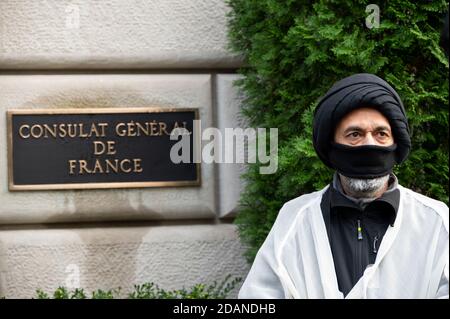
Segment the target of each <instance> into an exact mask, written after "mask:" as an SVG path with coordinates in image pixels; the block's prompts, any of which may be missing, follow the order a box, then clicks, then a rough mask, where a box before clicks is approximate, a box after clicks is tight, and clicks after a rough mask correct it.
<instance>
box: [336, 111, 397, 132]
mask: <svg viewBox="0 0 450 319" xmlns="http://www.w3.org/2000/svg"><path fill="white" fill-rule="evenodd" d="M343 125H344V126H367V125H376V126H380V127H381V126H385V127H388V128H390V125H389V121H388V119H387V118H386V117H385V116H384V115H383V114H382V113H381V112H379V111H378V110H376V109H373V108H368V107H362V108H358V109H356V110H353V111H351V112H350V113H348V114H346V115H345V116H344V117H343V118H342V119H341V120H340V122H339V124H338V127H339V126H340V127H342V126H343Z"/></svg>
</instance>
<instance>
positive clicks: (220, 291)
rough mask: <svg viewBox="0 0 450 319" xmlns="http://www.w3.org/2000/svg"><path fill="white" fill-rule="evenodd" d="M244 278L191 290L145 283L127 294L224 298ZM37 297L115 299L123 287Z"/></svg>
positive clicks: (59, 291) (38, 293)
mask: <svg viewBox="0 0 450 319" xmlns="http://www.w3.org/2000/svg"><path fill="white" fill-rule="evenodd" d="M241 281H242V278H239V277H237V278H234V279H231V276H230V275H229V276H227V277H226V278H225V279H224V280H223V281H221V282H220V283H218V282H216V281H215V282H214V283H212V284H211V285H209V286H206V285H204V284H197V285H195V286H193V287H191V288H190V289H189V290H187V289H184V288H183V289H180V290H164V289H162V288H159V287H158V285H155V284H154V283H144V284H142V285H135V286H134V291H132V292H130V293H128V294H126V298H128V299H224V298H226V297H227V296H228V294H229V293H230V292H231V291H232V290H233V289H234V288H236V286H237V284H239V283H240V282H241ZM36 297H37V299H88V298H91V299H115V298H121V288H118V289H113V290H106V291H103V290H100V289H99V290H97V291H94V292H92V293H91V295H90V296H89V295H87V294H86V292H85V291H84V289H74V290H68V289H67V288H65V287H59V288H58V289H56V290H55V291H54V292H53V294H52V295H49V294H47V293H46V292H44V291H42V290H37V291H36Z"/></svg>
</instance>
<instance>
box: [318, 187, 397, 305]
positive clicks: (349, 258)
mask: <svg viewBox="0 0 450 319" xmlns="http://www.w3.org/2000/svg"><path fill="white" fill-rule="evenodd" d="M399 200H400V192H399V190H398V189H395V190H393V191H390V192H386V193H384V194H383V195H382V196H381V197H380V198H377V199H376V200H374V201H372V202H370V203H369V204H367V205H365V206H361V205H358V204H357V203H356V202H354V201H351V200H350V199H348V198H347V197H345V196H344V195H343V194H341V193H340V192H339V191H338V190H336V189H335V188H334V187H333V185H330V187H329V188H328V189H327V191H326V192H325V193H324V195H323V197H322V202H321V205H320V206H321V210H322V214H323V218H324V221H325V225H326V229H327V233H328V240H329V243H330V247H331V252H332V254H333V260H334V268H335V271H336V276H337V281H338V285H339V290H340V291H341V292H342V293H343V294H344V295H345V296H346V295H347V294H348V293H349V292H350V291H351V290H352V288H353V286H354V285H355V284H356V283H357V282H358V280H359V279H360V278H361V277H362V275H363V273H364V270H365V269H366V267H367V266H368V265H370V264H373V263H375V259H376V256H377V253H378V249H379V247H380V243H381V241H382V239H383V236H384V234H385V233H386V230H387V228H388V226H389V225H391V226H393V225H394V222H395V218H396V215H397V209H398V205H399ZM363 207H364V208H363ZM358 226H360V231H358Z"/></svg>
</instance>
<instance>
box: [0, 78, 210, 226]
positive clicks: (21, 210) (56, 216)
mask: <svg viewBox="0 0 450 319" xmlns="http://www.w3.org/2000/svg"><path fill="white" fill-rule="evenodd" d="M0 88H1V90H0V203H1V205H0V224H15V223H52V222H81V221H106V220H127V221H130V220H154V219H192V218H214V217H215V216H216V208H215V199H214V169H213V164H204V163H203V164H202V165H201V186H200V187H195V186H193V187H191V186H189V187H173V188H142V189H104V190H63V191H31V192H21V191H20V192H10V191H8V184H7V183H8V177H7V176H8V175H7V174H8V170H7V155H6V150H7V137H6V134H7V129H6V111H7V110H10V109H52V108H62V109H64V108H116V107H121V108H127V107H148V106H159V107H175V108H183V107H187V108H198V109H199V116H200V119H201V121H202V126H205V127H209V126H212V119H211V77H210V75H206V74H197V75H195V74H194V75H187V74H186V75H175V74H167V75H147V74H136V75H128V74H117V75H1V76H0Z"/></svg>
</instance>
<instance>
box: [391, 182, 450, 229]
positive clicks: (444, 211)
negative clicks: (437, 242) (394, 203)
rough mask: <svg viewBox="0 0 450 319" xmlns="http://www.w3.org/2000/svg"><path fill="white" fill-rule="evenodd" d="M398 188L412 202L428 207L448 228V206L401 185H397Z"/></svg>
mask: <svg viewBox="0 0 450 319" xmlns="http://www.w3.org/2000/svg"><path fill="white" fill-rule="evenodd" d="M398 187H399V189H400V191H401V192H402V193H403V194H407V195H409V196H410V197H411V198H412V199H413V200H415V201H416V202H418V203H419V204H421V205H423V206H425V207H428V208H429V209H431V210H432V211H434V212H435V213H436V214H437V215H438V216H440V217H441V218H442V219H443V220H444V222H445V224H446V225H447V227H448V220H449V210H448V206H447V205H446V204H445V203H444V202H441V201H439V200H436V199H433V198H431V197H428V196H425V195H423V194H420V193H417V192H415V191H413V190H412V189H409V188H406V187H403V186H401V185H399V186H398Z"/></svg>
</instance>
